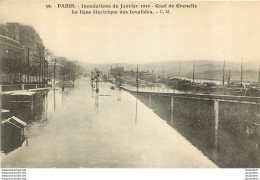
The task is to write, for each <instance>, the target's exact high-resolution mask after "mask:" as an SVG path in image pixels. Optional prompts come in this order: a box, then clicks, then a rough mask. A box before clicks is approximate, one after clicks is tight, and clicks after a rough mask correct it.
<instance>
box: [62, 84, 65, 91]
mask: <svg viewBox="0 0 260 180" xmlns="http://www.w3.org/2000/svg"><path fill="white" fill-rule="evenodd" d="M64 88H65V87H64V82H63V83H62V91H64Z"/></svg>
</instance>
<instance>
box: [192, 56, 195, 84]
mask: <svg viewBox="0 0 260 180" xmlns="http://www.w3.org/2000/svg"><path fill="white" fill-rule="evenodd" d="M194 80H195V60H194V62H193V76H192V82H193V83H194Z"/></svg>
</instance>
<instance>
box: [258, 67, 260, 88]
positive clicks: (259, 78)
mask: <svg viewBox="0 0 260 180" xmlns="http://www.w3.org/2000/svg"><path fill="white" fill-rule="evenodd" d="M258 85H260V65H259V70H258Z"/></svg>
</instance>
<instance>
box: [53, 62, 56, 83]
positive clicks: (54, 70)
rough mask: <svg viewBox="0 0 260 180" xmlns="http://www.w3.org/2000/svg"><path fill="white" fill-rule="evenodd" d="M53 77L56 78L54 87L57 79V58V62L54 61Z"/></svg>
mask: <svg viewBox="0 0 260 180" xmlns="http://www.w3.org/2000/svg"><path fill="white" fill-rule="evenodd" d="M53 77H54V86H55V78H56V58H55V60H54V68H53Z"/></svg>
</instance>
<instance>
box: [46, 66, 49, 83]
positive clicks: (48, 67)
mask: <svg viewBox="0 0 260 180" xmlns="http://www.w3.org/2000/svg"><path fill="white" fill-rule="evenodd" d="M46 76H47V84H48V82H49V62H48V61H47V74H46Z"/></svg>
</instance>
